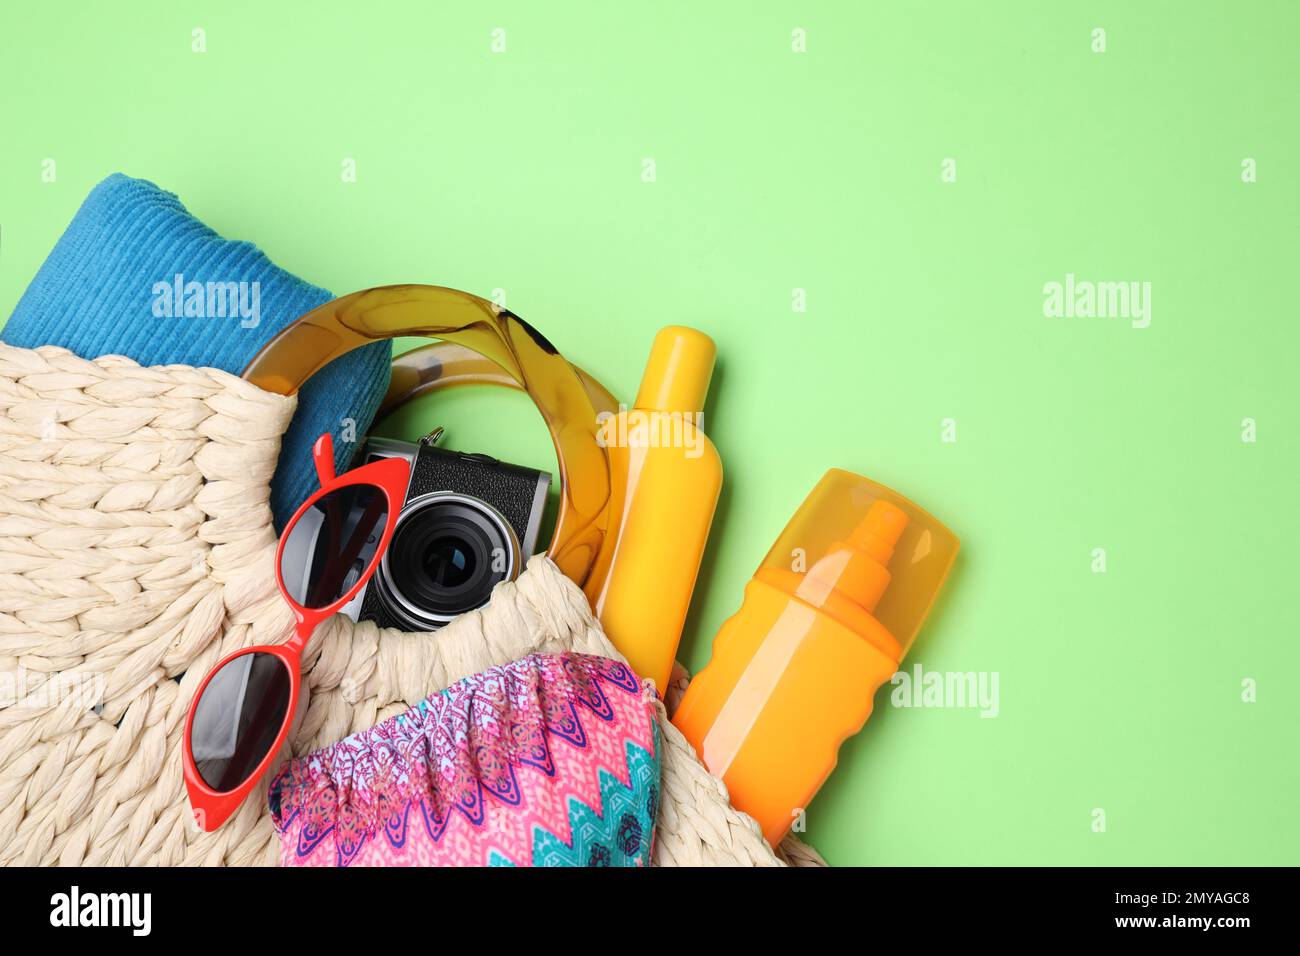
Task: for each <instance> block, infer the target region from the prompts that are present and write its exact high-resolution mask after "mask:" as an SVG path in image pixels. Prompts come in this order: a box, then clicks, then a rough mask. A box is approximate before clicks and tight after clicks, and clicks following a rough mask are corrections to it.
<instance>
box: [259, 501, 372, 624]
mask: <svg viewBox="0 0 1300 956" xmlns="http://www.w3.org/2000/svg"><path fill="white" fill-rule="evenodd" d="M387 518H388V498H387V496H386V495H385V494H384V493H383V491H381V490H380V489H379V488H377V487H376V486H375V485H345V486H344V487H342V488H337V489H335V490H334V491H331V492H330V493H329V494H327V495H324V496H323V497H322V498H321V499H320V500H319V501H317V502H316V503H315V504H314V505H312V506H311V507H310V508H308V509H307V510H306V511H304V512H303V514H302V517H301V518H299V519H298V520H297V521H296V522H294V524H293V527H292V528H290V529H289V530H288V532H286V533H287V535H288V537H287V538H286V539H285V542H284V551H283V552H282V553H281V555H280V580H282V581H283V582H284V588H285V590H286V591H288V592H289V596H290V597H291V598H293V600H295V601H296V602H298V605H299V606H300V607H305V608H320V607H328V606H329V605H331V604H333V603H334V602H335V601H337V600H338V599H339V598H341V597H343V595H345V594H347V593H348V591H350V590H352V588H353V587H354V586H355V585H356V583H357V582H358V581H359V580H361V578H362V577H363V576H364V575H365V574H366V572H367V571H369V570H370V566H371V565H372V564H374V562H375V558H376V556H377V552H378V550H379V539H380V538H382V537H383V536H384V524H385V522H386V520H387Z"/></svg>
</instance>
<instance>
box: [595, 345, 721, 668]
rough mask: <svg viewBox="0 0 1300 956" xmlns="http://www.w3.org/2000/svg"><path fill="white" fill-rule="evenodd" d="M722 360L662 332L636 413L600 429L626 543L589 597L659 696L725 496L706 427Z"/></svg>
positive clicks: (604, 564)
mask: <svg viewBox="0 0 1300 956" xmlns="http://www.w3.org/2000/svg"><path fill="white" fill-rule="evenodd" d="M715 354H716V348H715V346H714V344H713V340H712V339H711V338H709V337H708V336H707V335H705V334H704V333H703V332H699V331H696V330H695V329H690V328H686V327H685V326H680V325H670V326H668V327H667V328H664V329H660V330H659V334H658V335H656V336H655V340H654V345H653V346H652V348H651V350H650V360H649V362H647V363H646V368H645V374H644V376H643V377H642V379H641V390H640V391H639V392H638V393H637V398H636V405H635V406H634V407H633V408H631V409H626V410H623V411H620V412H619V413H618V414H617V415H614V416H610V417H609V418H607V419H606V420H605V421H604V422H603V424H602V429H601V440H602V441H603V443H604V444H605V447H606V448H607V449H608V453H609V461H610V487H611V502H610V514H611V515H612V516H614V518H613V520H612V521H611V532H613V531H614V530H616V531H617V534H618V544H617V546H616V547H615V548H613V549H609V548H606V549H605V550H604V551H602V552H601V555H600V557H599V558H598V559H597V562H596V564H595V565H594V566H593V568H592V571H591V574H590V575H589V576H588V578H587V582H586V584H585V586H584V591H585V592H586V594H587V599H588V600H590V601H591V606H592V609H593V610H594V611H595V612H596V616H597V617H598V618H600V622H601V624H602V625H604V628H605V633H606V634H608V635H609V639H610V640H611V641H613V643H614V646H615V647H617V648H618V649H619V650H620V651H621V652H622V653H623V655H624V656H625V657H626V658H627V660H628V663H629V664H631V665H632V669H633V670H634V671H636V673H637V674H639V675H640V676H641V677H645V678H648V679H650V680H653V681H654V682H655V687H656V688H658V690H659V692H660V694H662V693H663V691H664V688H665V687H666V686H667V684H668V678H669V675H670V674H671V673H672V669H673V660H674V658H675V657H676V655H677V644H678V642H679V641H680V640H681V636H682V625H683V624H684V623H685V621H686V610H687V608H688V607H689V606H690V603H691V592H692V591H693V590H694V588H695V576H696V574H697V573H698V571H699V568H700V558H701V556H702V555H703V554H704V544H705V542H706V541H707V540H708V536H709V526H710V525H711V524H712V523H713V510H714V508H715V507H716V506H717V503H718V493H719V491H720V490H721V488H722V460H721V459H720V458H719V457H718V452H717V450H716V449H715V448H714V447H713V443H712V442H711V441H709V439H708V437H707V436H706V435H705V434H704V432H703V431H702V430H701V428H700V416H701V413H702V412H703V410H704V398H705V395H706V394H707V392H708V389H709V379H710V377H711V376H712V375H713V361H714V356H715ZM615 522H617V525H616V527H615Z"/></svg>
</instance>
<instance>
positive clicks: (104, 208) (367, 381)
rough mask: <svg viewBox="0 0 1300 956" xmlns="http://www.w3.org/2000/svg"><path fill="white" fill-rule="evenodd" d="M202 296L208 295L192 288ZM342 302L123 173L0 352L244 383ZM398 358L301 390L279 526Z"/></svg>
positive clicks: (82, 219)
mask: <svg viewBox="0 0 1300 956" xmlns="http://www.w3.org/2000/svg"><path fill="white" fill-rule="evenodd" d="M190 283H198V285H190ZM332 298H333V296H331V295H330V293H328V292H326V291H325V290H324V289H320V288H317V287H316V286H314V285H309V284H308V283H306V282H303V281H302V280H301V279H299V278H298V277H297V276H294V275H291V274H290V273H288V272H285V271H284V270H283V269H281V268H279V267H278V266H276V265H275V264H274V263H273V262H271V260H270V259H268V258H267V257H266V255H265V254H263V253H262V251H261V250H259V249H258V248H257V247H256V246H255V245H253V244H252V243H250V242H233V241H231V240H228V239H223V238H221V236H219V235H217V234H216V233H215V232H213V231H212V230H211V229H209V228H208V227H207V226H205V225H204V224H203V223H201V222H199V220H197V219H195V218H194V217H193V216H192V215H190V214H189V212H187V211H186V209H185V207H184V206H183V205H181V202H180V200H179V199H177V198H176V196H174V195H173V194H172V193H169V192H165V191H163V190H162V189H159V188H158V187H157V186H155V185H154V184H153V183H151V182H147V181H146V180H143V179H132V178H131V177H129V176H124V175H122V174H121V173H115V174H114V175H112V176H109V177H108V178H107V179H105V180H104V181H103V182H102V183H100V184H99V185H98V186H96V187H95V188H94V189H93V190H91V192H90V195H89V196H88V197H86V201H85V202H84V203H82V205H81V209H80V210H78V211H77V215H76V216H75V217H74V218H73V220H72V223H71V224H70V225H69V226H68V228H67V231H66V232H64V234H63V237H62V238H61V239H59V241H58V244H57V245H55V247H54V250H53V251H52V252H51V253H50V255H49V258H48V259H46V260H45V264H44V265H43V266H41V269H40V271H39V272H37V273H36V278H34V279H33V280H32V283H31V285H29V286H28V287H27V291H26V292H25V293H24V294H23V297H22V299H20V300H19V302H18V307H17V308H16V309H15V310H14V314H13V316H12V317H10V319H9V322H8V324H7V325H5V327H4V329H3V331H2V332H0V340H3V341H5V342H8V343H9V344H10V345H17V346H22V347H25V348H35V347H36V346H38V345H61V346H63V347H64V348H66V349H69V350H70V351H72V352H75V353H77V354H78V355H80V356H82V357H83V358H97V357H99V356H101V355H109V354H116V355H125V356H127V357H128V358H132V359H134V360H135V361H137V362H139V363H140V364H141V365H172V364H180V365H192V366H196V367H204V366H207V367H212V368H220V369H225V370H226V371H227V372H233V373H234V374H236V375H238V374H240V373H241V372H242V371H243V370H244V366H246V365H247V364H248V362H249V360H250V359H251V358H252V357H253V356H254V355H255V354H257V352H258V350H259V349H261V348H262V346H263V345H265V344H266V343H267V342H268V341H270V340H271V338H273V337H274V336H275V334H276V333H277V332H279V331H280V330H281V329H283V328H284V327H285V326H286V325H288V324H289V323H291V322H292V321H293V320H294V319H296V318H298V316H300V315H302V314H303V313H304V312H307V311H310V310H311V309H313V308H315V307H316V306H318V305H320V304H321V303H323V302H328V301H329V300H330V299H332ZM391 359H392V348H391V344H390V343H388V342H376V343H375V344H374V345H367V346H365V347H364V348H361V349H357V350H356V351H354V352H350V353H349V354H347V355H345V356H343V357H342V358H340V359H337V360H336V361H334V362H331V363H330V364H329V365H327V366H326V367H325V368H323V369H321V370H320V371H319V372H317V373H316V374H315V375H314V376H312V378H311V380H310V381H308V383H307V384H306V385H305V386H304V387H303V389H302V391H301V392H300V393H299V395H298V411H297V413H296V414H295V415H294V419H293V422H292V424H291V425H290V426H289V430H288V431H287V432H286V433H285V436H284V442H283V445H282V447H281V450H280V461H279V465H278V467H277V468H276V472H275V478H274V479H273V480H272V482H271V510H272V512H273V514H274V516H275V522H276V527H277V528H280V527H283V526H284V523H285V522H286V521H287V520H288V519H289V518H290V517H292V516H293V513H294V511H295V510H296V509H297V508H298V506H299V505H300V504H302V502H303V500H304V499H305V498H306V497H307V496H308V495H310V494H311V493H312V492H313V491H315V490H316V488H317V482H316V472H315V469H314V468H313V467H312V463H311V446H312V442H314V441H315V440H316V437H317V436H318V435H320V434H321V433H322V432H327V431H328V432H330V433H331V434H333V436H334V447H335V449H336V452H335V455H336V457H337V459H338V462H337V464H338V467H339V469H340V470H342V469H343V468H345V467H346V466H347V464H348V461H347V459H348V458H349V457H350V456H351V455H352V454H353V452H354V450H355V446H354V445H353V444H351V443H349V442H346V441H343V440H342V434H341V433H342V431H343V429H344V427H345V425H346V424H347V423H348V422H352V423H354V428H355V434H356V435H357V436H360V435H363V434H364V433H365V430H366V429H367V428H369V427H370V423H371V420H372V419H373V418H374V416H375V412H376V411H377V410H378V408H379V403H380V401H381V400H382V399H383V397H384V392H385V390H386V389H387V388H388V375H389V368H390V364H391Z"/></svg>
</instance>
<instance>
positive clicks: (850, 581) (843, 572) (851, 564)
mask: <svg viewBox="0 0 1300 956" xmlns="http://www.w3.org/2000/svg"><path fill="white" fill-rule="evenodd" d="M906 527H907V514H906V513H905V512H904V511H903V510H902V509H901V508H899V507H897V506H896V505H892V504H890V503H889V502H888V501H885V500H884V499H883V498H882V499H880V500H878V501H876V502H875V503H874V504H873V505H872V506H871V508H870V510H869V511H867V514H866V517H864V518H863V519H862V520H861V521H860V522H859V523H858V525H857V527H856V528H854V529H853V532H852V533H851V534H850V535H849V538H848V540H847V541H837V542H835V543H834V544H833V545H831V548H830V550H829V551H828V552H827V553H826V556H825V557H823V558H822V559H821V560H819V561H818V562H817V563H816V564H814V565H813V566H812V568H811V569H810V570H809V571H808V574H807V576H806V577H805V578H804V580H803V582H802V583H801V584H800V585H799V589H798V594H799V596H800V597H802V598H803V599H804V600H807V601H811V602H812V603H813V604H815V605H817V606H819V607H820V606H821V605H822V604H824V603H825V602H826V601H827V599H828V598H830V596H831V595H832V594H838V595H839V596H841V597H843V598H846V599H848V600H850V601H852V602H853V603H854V604H857V605H858V606H860V607H861V608H862V609H863V610H864V611H868V612H870V611H874V610H875V609H876V604H877V603H879V601H880V598H881V596H882V595H883V594H884V593H885V588H887V587H889V579H890V575H889V568H888V565H889V559H890V558H892V557H893V556H894V545H896V544H897V543H898V539H899V537H900V536H901V535H902V533H903V530H904V529H905V528H906Z"/></svg>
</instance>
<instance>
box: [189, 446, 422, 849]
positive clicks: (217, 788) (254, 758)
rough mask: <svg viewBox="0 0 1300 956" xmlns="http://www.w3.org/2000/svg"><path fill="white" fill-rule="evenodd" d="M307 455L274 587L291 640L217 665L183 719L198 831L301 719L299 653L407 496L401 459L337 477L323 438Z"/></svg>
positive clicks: (231, 807) (374, 559) (252, 781)
mask: <svg viewBox="0 0 1300 956" xmlns="http://www.w3.org/2000/svg"><path fill="white" fill-rule="evenodd" d="M312 458H313V460H314V461H315V463H316V474H317V476H318V477H319V478H320V490H319V491H317V492H316V493H315V494H313V495H312V496H311V497H310V498H308V499H307V500H306V501H305V502H303V504H302V507H301V508H299V509H298V510H297V512H295V513H294V516H293V518H291V519H290V521H289V524H288V525H287V526H286V527H285V529H284V533H283V534H281V535H280V544H279V547H277V548H276V551H275V578H276V583H277V584H279V586H280V593H281V594H283V595H284V599H285V600H286V601H287V602H288V603H289V606H290V607H291V608H293V613H294V616H295V617H296V618H297V624H296V625H295V627H294V631H293V636H292V637H291V638H290V639H289V640H288V641H287V642H286V643H284V644H280V645H277V646H274V647H272V646H264V647H247V648H244V649H243V650H240V651H235V652H234V653H233V654H231V655H229V656H227V657H226V658H225V659H223V660H222V661H221V662H220V663H219V664H217V666H216V667H214V668H213V669H212V671H211V672H210V673H209V674H208V676H207V677H205V678H204V679H203V683H202V684H200V685H199V689H198V693H196V694H195V695H194V700H193V702H192V703H191V704H190V711H189V714H188V716H186V718H185V738H184V761H185V789H186V790H188V791H189V795H190V806H191V807H193V809H194V818H195V821H196V822H197V823H198V825H199V827H200V828H202V829H203V830H209V831H210V830H215V829H216V828H217V827H219V826H221V824H222V823H224V822H225V821H226V820H227V819H228V818H229V817H230V815H231V814H233V813H234V812H235V811H236V810H237V809H238V808H239V805H240V804H241V803H242V802H243V801H244V798H245V797H247V796H248V795H249V793H250V792H252V790H253V788H254V787H255V786H256V785H257V782H258V781H259V780H260V779H261V778H262V776H263V775H264V774H265V773H266V772H267V770H269V769H270V767H271V764H272V762H273V761H274V760H275V758H276V756H277V755H278V754H279V753H280V749H281V747H283V746H284V742H285V741H286V740H287V739H288V737H289V734H290V732H291V731H292V729H293V728H294V727H295V726H296V725H297V722H298V720H299V719H300V718H301V716H302V714H303V713H305V712H306V710H307V696H308V695H307V694H306V693H305V692H303V688H302V676H301V673H300V671H301V667H302V652H303V649H304V648H305V647H306V646H307V641H308V639H309V638H310V637H311V635H312V632H313V631H314V630H315V629H316V625H318V624H319V623H320V622H321V621H323V620H325V619H326V618H328V617H329V616H330V615H332V614H334V613H335V612H337V611H338V610H339V609H341V608H342V607H343V606H344V605H346V604H347V603H348V602H349V601H351V600H352V599H353V598H354V597H356V594H357V592H358V591H360V590H361V588H362V586H363V585H364V584H365V583H366V581H368V580H369V579H370V575H371V574H373V573H374V571H375V568H376V567H377V566H378V564H379V560H380V558H381V557H382V556H383V554H384V551H385V550H386V549H387V548H388V542H389V541H390V540H391V539H392V537H393V528H394V527H395V526H396V524H397V515H398V512H399V511H400V510H401V505H402V502H403V501H404V500H405V499H406V485H407V482H408V481H409V479H410V466H409V465H408V464H407V463H406V461H405V460H404V459H401V458H383V459H380V460H379V461H374V462H371V463H370V464H367V465H362V466H361V467H360V468H356V469H353V470H352V471H349V472H346V473H345V474H342V475H335V474H334V442H333V440H332V439H331V438H330V436H329V435H328V434H325V435H321V436H320V438H318V439H316V444H315V445H314V446H313V448H312ZM286 562H287V563H286Z"/></svg>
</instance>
